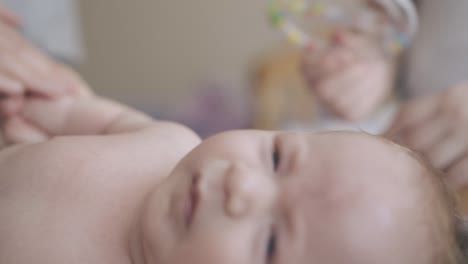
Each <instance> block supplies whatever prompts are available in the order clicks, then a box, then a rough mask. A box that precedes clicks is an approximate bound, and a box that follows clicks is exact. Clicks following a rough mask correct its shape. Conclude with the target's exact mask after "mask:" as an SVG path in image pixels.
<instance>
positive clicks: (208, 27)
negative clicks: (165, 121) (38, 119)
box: [80, 0, 282, 112]
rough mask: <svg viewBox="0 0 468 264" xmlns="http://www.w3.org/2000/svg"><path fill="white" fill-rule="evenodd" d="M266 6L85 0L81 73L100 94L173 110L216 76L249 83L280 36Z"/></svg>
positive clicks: (233, 1)
mask: <svg viewBox="0 0 468 264" xmlns="http://www.w3.org/2000/svg"><path fill="white" fill-rule="evenodd" d="M266 4H267V1H266V0H258V1H255V0H197V1H193V0H165V1H162V0H107V1H104V0H82V1H81V12H82V15H83V24H84V32H85V38H86V46H87V56H88V57H87V62H86V63H85V64H84V65H83V66H82V67H81V69H80V71H81V72H82V73H83V75H84V76H85V78H86V79H87V80H88V81H89V82H90V83H91V84H92V86H93V87H94V88H95V89H96V90H98V91H99V92H100V93H102V94H105V95H108V96H112V97H115V98H118V99H120V100H123V101H125V102H127V103H130V104H133V105H136V106H138V107H140V108H144V110H149V111H152V112H154V111H159V110H158V109H167V108H168V107H172V108H174V105H177V102H179V101H180V98H183V97H184V96H185V95H187V94H188V93H189V92H190V87H194V86H196V84H197V83H200V82H203V81H204V80H206V79H210V78H212V77H213V76H217V78H219V79H221V80H222V81H226V82H228V83H230V84H231V85H234V86H237V85H239V86H241V85H244V84H245V82H246V80H247V78H248V75H249V69H250V67H251V63H252V62H254V60H255V58H256V57H258V56H259V55H261V54H262V53H263V52H265V51H266V50H267V49H269V48H271V47H274V46H277V44H278V43H279V41H280V40H281V39H282V36H280V34H279V33H278V32H276V31H275V30H274V29H272V28H271V27H270V25H269V24H268V21H267V20H266V17H265V5H266ZM241 89H244V87H242V88H241Z"/></svg>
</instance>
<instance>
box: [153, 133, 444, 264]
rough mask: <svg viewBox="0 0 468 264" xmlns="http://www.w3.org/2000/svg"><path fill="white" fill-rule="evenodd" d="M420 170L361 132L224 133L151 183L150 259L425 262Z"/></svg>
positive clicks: (424, 194) (235, 263)
mask: <svg viewBox="0 0 468 264" xmlns="http://www.w3.org/2000/svg"><path fill="white" fill-rule="evenodd" d="M427 177H429V176H428V175H427V172H426V171H425V169H424V168H423V166H421V165H420V164H419V163H418V162H417V160H416V159H414V158H413V157H411V155H409V154H408V153H407V152H406V151H404V150H402V149H401V148H399V147H397V146H396V145H392V144H391V143H387V142H384V141H383V140H380V139H377V138H374V137H371V136H368V135H363V134H357V133H336V132H335V133H325V134H306V133H304V134H301V133H276V132H258V131H237V132H228V133H224V134H220V135H217V136H214V137H212V138H209V139H207V140H205V141H204V142H203V143H202V144H201V145H200V146H199V147H197V148H196V149H195V150H194V151H192V152H191V153H190V154H189V155H188V156H187V157H186V158H184V159H183V160H182V161H181V162H180V164H179V165H178V166H177V167H176V168H175V170H174V171H173V173H172V174H171V176H170V177H169V178H168V179H167V181H166V182H165V183H163V184H161V185H160V186H159V187H158V188H157V189H156V191H155V192H154V195H153V196H154V197H152V198H151V199H152V201H153V203H152V205H151V206H150V210H149V211H148V214H149V215H150V216H151V217H149V218H148V219H151V220H149V221H146V222H145V223H146V225H145V234H146V247H145V249H146V255H147V259H149V260H151V261H150V262H149V263H164V264H169V263H171V264H183V263H208V264H209V263H213V264H215V263H223V264H239V263H243V264H251V263H252V264H259V263H268V264H269V263H275V264H276V263H278V264H281V263H285V264H286V263H288V264H293V263H294V264H301V263H309V264H310V263H320V264H328V263H330V264H331V263H334V264H338V263H343V264H344V263H346V264H354V263H355V264H375V263H380V264H385V263H389V264H390V263H392V264H394V263H399V264H417V263H430V262H429V259H428V258H429V257H430V253H429V252H430V251H429V248H430V247H431V246H432V245H431V244H430V243H429V242H428V241H432V240H434V239H435V238H434V234H433V233H432V232H431V230H430V228H429V226H430V224H429V221H428V220H427V219H434V215H435V214H434V212H433V210H431V209H430V207H428V206H427V204H428V203H429V202H427V201H430V200H431V199H432V197H431V194H430V191H425V190H429V189H433V188H432V187H430V186H429V184H428V182H430V180H428V179H425V178H427ZM425 201H426V202H425ZM428 208H429V209H428ZM421 252H426V254H423V253H421Z"/></svg>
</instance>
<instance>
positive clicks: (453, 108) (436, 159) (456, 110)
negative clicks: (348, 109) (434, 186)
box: [386, 83, 468, 187]
mask: <svg viewBox="0 0 468 264" xmlns="http://www.w3.org/2000/svg"><path fill="white" fill-rule="evenodd" d="M467 100H468V83H464V84H460V85H457V86H454V87H452V88H450V89H448V90H446V91H444V92H441V93H439V94H435V95H431V96H427V97H423V98H418V99H415V100H413V101H411V102H409V103H407V104H406V105H404V106H403V107H402V108H401V110H400V112H399V114H398V115H397V117H396V119H395V120H394V123H393V125H392V126H391V128H390V129H389V130H388V132H387V133H386V136H387V137H390V138H391V139H394V140H395V141H396V142H398V143H400V144H403V145H406V146H408V147H410V148H412V149H414V150H417V151H419V152H421V153H422V154H424V156H426V157H427V158H428V159H429V161H430V162H431V163H432V164H433V165H434V166H435V167H436V168H438V169H441V170H444V171H445V172H447V173H448V177H449V178H448V179H449V181H450V182H451V183H453V184H454V185H455V186H456V187H460V186H463V185H466V184H468V104H467V103H466V102H467Z"/></svg>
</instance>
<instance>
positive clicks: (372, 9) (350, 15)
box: [268, 0, 417, 54]
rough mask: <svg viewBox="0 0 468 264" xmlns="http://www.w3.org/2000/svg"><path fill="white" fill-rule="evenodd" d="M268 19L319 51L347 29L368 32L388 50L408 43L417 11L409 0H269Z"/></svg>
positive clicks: (300, 43)
mask: <svg viewBox="0 0 468 264" xmlns="http://www.w3.org/2000/svg"><path fill="white" fill-rule="evenodd" d="M268 13H269V17H270V20H271V21H272V23H273V25H274V26H276V27H277V28H279V29H280V30H281V31H282V32H283V33H284V34H285V35H286V36H287V38H288V39H289V40H290V41H291V42H293V43H294V44H296V45H298V46H299V47H301V48H307V49H314V50H316V49H317V50H320V49H322V48H324V47H326V46H327V45H328V44H329V42H330V39H331V36H332V33H333V32H335V31H336V30H337V29H339V28H347V29H350V30H353V31H358V32H361V33H364V34H368V35H369V36H370V37H372V38H374V39H375V40H376V41H378V43H379V44H380V45H382V48H383V49H384V50H385V51H386V52H389V53H392V54H395V53H399V52H400V51H401V50H403V49H404V48H405V47H407V46H408V45H409V42H410V38H411V37H412V35H413V34H414V32H415V31H416V28H417V13H416V10H415V8H414V6H413V5H412V3H411V1H409V0H353V1H350V0H341V1H338V0H322V1H320V0H272V1H271V2H270V6H269V9H268Z"/></svg>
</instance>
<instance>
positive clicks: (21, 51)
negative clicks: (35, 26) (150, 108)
mask: <svg viewBox="0 0 468 264" xmlns="http://www.w3.org/2000/svg"><path fill="white" fill-rule="evenodd" d="M15 21H17V20H16V19H15V18H14V16H13V15H11V14H10V13H9V11H7V10H6V9H4V8H2V7H0V127H1V134H0V138H1V139H0V147H1V145H9V144H16V143H27V142H31V141H32V142H35V141H38V139H39V138H43V137H42V136H41V137H39V135H42V134H43V132H42V131H39V130H38V129H37V128H35V127H34V126H32V125H31V124H28V123H27V122H26V121H25V120H24V119H23V118H22V117H21V115H20V114H19V113H20V111H21V108H22V106H23V105H24V103H25V100H28V98H38V97H39V98H47V99H52V98H59V97H63V96H86V95H88V94H90V90H89V88H88V86H87V85H86V83H85V82H84V81H83V80H82V79H81V78H80V77H79V76H78V74H76V73H75V72H74V71H73V70H72V69H70V68H69V67H67V66H65V65H63V64H61V63H59V62H57V61H55V60H53V59H52V58H50V57H48V56H47V55H46V54H44V53H42V52H41V51H40V50H38V49H37V48H35V47H34V46H33V45H32V44H31V43H29V42H28V41H27V40H26V39H25V38H24V37H23V36H21V34H20V33H19V32H18V31H17V30H16V27H15V25H16V24H17V23H16V22H15Z"/></svg>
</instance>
